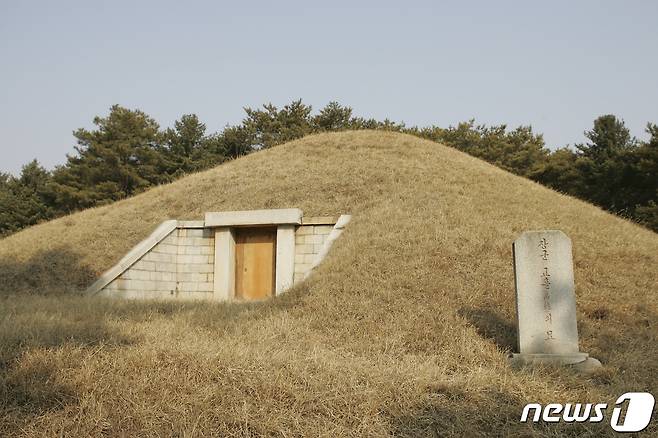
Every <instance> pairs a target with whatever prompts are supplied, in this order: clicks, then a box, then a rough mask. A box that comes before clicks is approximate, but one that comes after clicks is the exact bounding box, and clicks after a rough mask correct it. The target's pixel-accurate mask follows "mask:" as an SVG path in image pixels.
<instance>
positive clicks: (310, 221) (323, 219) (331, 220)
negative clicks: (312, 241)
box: [302, 216, 338, 225]
mask: <svg viewBox="0 0 658 438" xmlns="http://www.w3.org/2000/svg"><path fill="white" fill-rule="evenodd" d="M337 220H338V217H336V216H312V217H305V218H303V219H302V225H334V224H335V223H336V221H337Z"/></svg>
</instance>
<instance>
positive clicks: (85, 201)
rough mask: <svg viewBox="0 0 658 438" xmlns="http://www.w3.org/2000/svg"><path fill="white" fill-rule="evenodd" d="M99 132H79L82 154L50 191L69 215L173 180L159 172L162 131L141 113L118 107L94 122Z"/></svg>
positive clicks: (62, 169) (63, 169)
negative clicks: (159, 143) (159, 149)
mask: <svg viewBox="0 0 658 438" xmlns="http://www.w3.org/2000/svg"><path fill="white" fill-rule="evenodd" d="M94 124H95V125H96V127H97V128H96V129H95V130H92V131H88V130H86V129H78V130H77V131H75V132H74V133H73V135H74V136H75V137H76V139H77V143H78V145H77V146H76V147H75V150H76V152H77V155H70V156H68V160H67V163H66V165H65V166H60V167H59V168H57V169H56V170H55V172H54V182H53V184H51V187H50V192H51V196H52V197H53V199H54V202H55V204H56V205H58V206H59V207H60V209H61V210H62V211H65V212H69V211H73V210H77V209H80V208H87V207H91V206H94V205H99V204H103V203H107V202H111V201H115V200H117V199H121V198H125V197H127V196H130V195H132V194H134V193H136V192H139V191H141V190H143V189H145V188H146V187H148V186H150V185H152V184H157V183H160V182H163V181H166V180H167V177H166V176H163V175H162V174H161V172H160V171H159V170H160V169H161V168H162V163H161V160H162V157H161V154H160V153H159V152H158V150H157V149H158V146H157V145H158V142H159V140H160V138H161V134H160V132H159V126H158V124H157V123H156V122H155V120H153V119H152V118H151V117H149V116H147V115H146V114H144V113H143V112H142V111H139V110H134V111H133V110H129V109H126V108H122V107H120V106H118V105H114V106H112V107H111V109H110V114H109V115H108V116H107V117H104V118H103V117H96V118H94Z"/></svg>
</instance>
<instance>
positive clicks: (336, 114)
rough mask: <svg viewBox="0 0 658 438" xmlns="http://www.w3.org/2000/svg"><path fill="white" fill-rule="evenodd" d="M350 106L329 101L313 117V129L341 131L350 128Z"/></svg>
mask: <svg viewBox="0 0 658 438" xmlns="http://www.w3.org/2000/svg"><path fill="white" fill-rule="evenodd" d="M351 121H352V108H350V107H349V106H341V105H340V104H339V103H338V102H329V103H328V104H327V106H325V107H324V108H322V109H321V110H320V113H319V114H318V115H316V116H315V117H313V128H314V130H315V131H341V130H344V129H350V128H351V123H350V122H351Z"/></svg>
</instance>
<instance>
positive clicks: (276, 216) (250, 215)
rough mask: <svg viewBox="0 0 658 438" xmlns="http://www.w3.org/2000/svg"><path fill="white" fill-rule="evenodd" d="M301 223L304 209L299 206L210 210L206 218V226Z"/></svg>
mask: <svg viewBox="0 0 658 438" xmlns="http://www.w3.org/2000/svg"><path fill="white" fill-rule="evenodd" d="M301 223H302V211H301V210H300V209H298V208H280V209H272V210H245V211H221V212H208V213H206V215H205V220H204V224H205V226H206V227H235V226H250V225H252V226H255V225H283V224H289V225H300V224H301Z"/></svg>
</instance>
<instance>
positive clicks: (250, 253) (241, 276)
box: [235, 227, 276, 301]
mask: <svg viewBox="0 0 658 438" xmlns="http://www.w3.org/2000/svg"><path fill="white" fill-rule="evenodd" d="M275 266H276V228H270V227H262V228H260V227H259V228H236V229H235V297H236V298H237V299H240V300H245V301H253V300H263V299H266V298H270V297H272V296H273V295H274V290H275V282H276V269H275Z"/></svg>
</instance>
